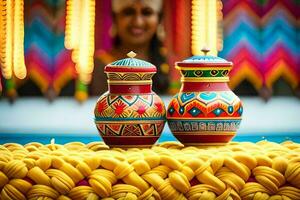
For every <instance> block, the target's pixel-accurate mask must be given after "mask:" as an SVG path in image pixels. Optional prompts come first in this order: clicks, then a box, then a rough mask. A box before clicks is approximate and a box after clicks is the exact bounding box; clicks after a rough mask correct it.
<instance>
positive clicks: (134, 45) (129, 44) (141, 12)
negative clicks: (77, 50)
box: [90, 0, 169, 96]
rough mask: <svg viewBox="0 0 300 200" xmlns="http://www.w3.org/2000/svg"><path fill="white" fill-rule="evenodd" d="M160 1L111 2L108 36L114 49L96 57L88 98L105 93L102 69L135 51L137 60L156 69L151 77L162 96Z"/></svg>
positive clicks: (163, 64) (164, 81) (164, 69)
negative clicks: (110, 26) (147, 63)
mask: <svg viewBox="0 0 300 200" xmlns="http://www.w3.org/2000/svg"><path fill="white" fill-rule="evenodd" d="M161 9H162V1H161V0H112V17H113V25H112V28H111V30H110V34H111V36H112V37H113V48H112V49H111V50H110V51H101V52H99V53H98V54H97V55H96V61H95V69H94V72H93V77H92V81H91V84H90V94H91V95H97V96H98V95H100V94H101V93H103V92H104V91H106V90H107V82H106V76H105V74H104V67H105V65H107V64H109V63H111V62H113V61H115V60H119V59H123V58H126V57H127V56H126V54H127V53H128V52H130V51H134V52H135V53H136V54H137V56H136V58H139V59H143V60H146V61H149V62H151V63H152V64H154V65H155V66H156V67H157V73H156V75H154V77H153V90H154V91H155V92H156V93H165V92H166V91H167V89H168V86H169V80H168V71H169V66H168V65H167V64H166V59H165V55H166V52H165V49H164V48H163V46H162V41H161V39H162V37H163V35H162V33H163V32H162V31H161V30H162V25H161V20H162V13H161Z"/></svg>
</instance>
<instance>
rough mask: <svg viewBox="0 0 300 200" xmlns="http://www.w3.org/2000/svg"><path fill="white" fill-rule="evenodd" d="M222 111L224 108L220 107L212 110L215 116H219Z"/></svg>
mask: <svg viewBox="0 0 300 200" xmlns="http://www.w3.org/2000/svg"><path fill="white" fill-rule="evenodd" d="M223 112H224V110H223V109H221V108H217V109H215V110H214V111H213V113H214V114H215V115H216V116H217V117H219V116H220V115H221V114H222V113H223Z"/></svg>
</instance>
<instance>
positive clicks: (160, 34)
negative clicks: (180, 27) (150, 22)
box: [156, 23, 166, 41]
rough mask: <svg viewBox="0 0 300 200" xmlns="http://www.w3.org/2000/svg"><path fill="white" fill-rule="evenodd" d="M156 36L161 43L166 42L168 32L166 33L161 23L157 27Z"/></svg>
mask: <svg viewBox="0 0 300 200" xmlns="http://www.w3.org/2000/svg"><path fill="white" fill-rule="evenodd" d="M156 35H157V38H158V39H159V40H160V41H164V39H165V36H166V32H165V28H164V26H163V25H162V24H161V23H160V24H158V26H157V29H156Z"/></svg>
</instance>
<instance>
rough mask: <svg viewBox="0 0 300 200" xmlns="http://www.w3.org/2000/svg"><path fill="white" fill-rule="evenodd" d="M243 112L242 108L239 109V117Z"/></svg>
mask: <svg viewBox="0 0 300 200" xmlns="http://www.w3.org/2000/svg"><path fill="white" fill-rule="evenodd" d="M243 111H244V109H243V107H240V108H239V111H238V112H239V114H240V115H242V114H243Z"/></svg>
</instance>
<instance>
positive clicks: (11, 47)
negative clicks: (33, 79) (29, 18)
mask: <svg viewBox="0 0 300 200" xmlns="http://www.w3.org/2000/svg"><path fill="white" fill-rule="evenodd" d="M23 11H24V2H23V0H14V1H10V0H2V1H0V41H1V42H0V66H1V71H2V75H3V77H4V78H5V79H7V80H11V79H12V78H14V77H16V78H18V79H24V78H25V77H26V73H27V72H26V67H25V61H24V13H23ZM7 94H8V95H9V96H15V95H16V92H15V90H14V88H13V90H8V93H7Z"/></svg>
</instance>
